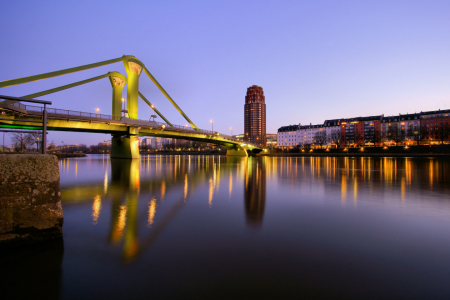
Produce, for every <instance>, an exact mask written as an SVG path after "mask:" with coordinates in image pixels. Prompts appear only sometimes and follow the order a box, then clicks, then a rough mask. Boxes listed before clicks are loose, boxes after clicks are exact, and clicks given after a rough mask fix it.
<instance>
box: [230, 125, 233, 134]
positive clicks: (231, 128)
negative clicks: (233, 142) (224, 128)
mask: <svg viewBox="0 0 450 300" xmlns="http://www.w3.org/2000/svg"><path fill="white" fill-rule="evenodd" d="M230 131H231V136H233V127H230Z"/></svg>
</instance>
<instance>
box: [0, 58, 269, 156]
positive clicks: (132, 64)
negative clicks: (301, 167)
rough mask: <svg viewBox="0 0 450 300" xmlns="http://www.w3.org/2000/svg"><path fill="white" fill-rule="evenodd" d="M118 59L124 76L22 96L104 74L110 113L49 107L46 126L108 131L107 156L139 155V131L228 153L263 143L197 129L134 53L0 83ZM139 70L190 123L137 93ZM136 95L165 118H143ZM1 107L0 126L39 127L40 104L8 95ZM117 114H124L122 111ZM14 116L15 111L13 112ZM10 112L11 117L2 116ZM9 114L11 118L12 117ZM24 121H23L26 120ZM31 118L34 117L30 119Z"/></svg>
mask: <svg viewBox="0 0 450 300" xmlns="http://www.w3.org/2000/svg"><path fill="white" fill-rule="evenodd" d="M121 61H122V62H123V63H124V64H125V70H126V72H127V77H126V76H124V75H122V74H121V73H118V72H109V73H107V74H104V75H100V76H97V77H93V78H90V79H86V80H83V81H79V82H75V83H72V84H68V85H64V86H61V87H57V88H54V89H50V90H46V91H43V92H39V93H34V94H30V95H26V96H24V97H23V98H36V97H41V96H44V95H48V94H52V93H55V92H58V91H62V90H65V89H69V88H72V87H76V86H79V85H82V84H86V83H90V82H93V81H96V80H100V79H102V78H106V77H108V78H109V79H110V81H111V85H112V89H113V93H112V115H102V114H97V113H85V112H79V111H70V110H63V109H49V110H48V116H47V118H48V125H47V129H48V130H55V131H78V132H96V133H109V134H111V135H112V139H111V141H112V151H111V156H112V157H120V158H138V157H139V149H138V143H137V141H138V138H137V137H138V136H154V137H165V138H179V139H185V140H193V141H200V142H207V143H214V144H218V145H221V146H223V147H225V148H226V149H227V155H242V156H246V155H247V154H249V153H258V152H260V151H261V150H262V148H261V147H260V146H258V145H252V144H249V143H247V142H241V141H238V140H236V139H233V138H232V137H230V136H227V135H223V134H220V133H218V132H212V131H208V130H201V129H199V128H197V126H195V124H194V123H193V122H192V121H191V120H190V119H189V118H188V116H187V115H186V114H185V113H184V112H183V111H182V110H181V108H180V107H179V106H178V105H177V104H176V103H175V101H174V100H173V99H172V98H171V97H170V96H169V94H168V93H167V92H166V91H165V90H164V88H163V87H162V86H161V85H160V84H159V83H158V81H156V79H155V78H154V77H153V75H152V74H151V73H150V72H149V71H148V70H147V68H146V67H145V66H144V64H143V63H142V62H141V61H140V60H138V59H137V58H136V57H134V56H123V57H119V58H116V59H112V60H107V61H102V62H98V63H94V64H89V65H84V66H80V67H75V68H70V69H65V70H61V71H55V72H50V73H45V74H40V75H35V76H29V77H24V78H18V79H12V80H6V81H2V82H0V88H2V87H8V86H13V85H17V84H23V83H28V82H32V81H37V80H42V79H47V78H52V77H56V76H61V75H65V74H69V73H74V72H79V71H83V70H87V69H92V68H96V67H100V66H105V65H109V64H112V63H116V62H121ZM142 72H144V73H145V74H147V76H148V77H149V78H150V79H151V80H152V81H153V83H154V84H155V85H156V86H157V87H158V88H159V89H160V91H161V92H162V93H163V94H164V95H165V96H166V98H167V99H168V100H169V101H170V102H171V103H172V104H173V106H174V107H175V108H176V109H177V110H178V112H179V113H180V114H181V115H182V116H183V117H184V118H185V119H186V121H187V122H188V123H189V124H190V127H188V126H187V125H186V126H177V125H173V124H172V123H170V122H169V121H168V120H167V119H166V118H165V117H164V116H163V115H162V114H161V112H159V111H158V110H157V109H156V108H155V106H154V105H153V104H152V103H150V102H149V101H148V100H147V99H146V98H145V97H144V95H142V93H140V92H139V76H140V74H141V73H142ZM125 85H127V110H122V103H123V99H122V90H123V88H124V87H125ZM139 97H141V99H142V100H144V102H145V103H146V104H147V105H149V106H150V107H151V108H152V109H153V110H154V111H155V113H157V114H158V115H159V116H160V117H161V118H162V119H163V120H164V121H165V123H159V122H155V121H144V120H139V119H138V98H139ZM0 110H1V111H2V112H6V114H7V117H6V118H2V120H1V121H0V128H17V129H41V127H39V126H36V122H35V121H36V120H37V119H41V118H42V116H43V112H42V109H41V108H40V107H35V106H31V105H23V104H20V103H19V102H16V101H11V100H7V101H4V102H1V103H0ZM122 114H124V115H125V114H127V117H125V116H123V115H122ZM13 116H15V117H13ZM8 118H10V119H11V121H8V120H5V119H8ZM13 118H14V120H12V119H13ZM27 121H28V122H27ZM33 121H34V122H33Z"/></svg>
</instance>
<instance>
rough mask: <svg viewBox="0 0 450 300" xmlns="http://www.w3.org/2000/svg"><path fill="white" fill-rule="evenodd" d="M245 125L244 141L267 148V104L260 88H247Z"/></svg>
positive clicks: (253, 86)
mask: <svg viewBox="0 0 450 300" xmlns="http://www.w3.org/2000/svg"><path fill="white" fill-rule="evenodd" d="M244 123H245V124H244V141H247V142H250V143H255V144H259V145H261V146H266V103H265V97H264V92H263V89H262V87H260V86H257V85H252V86H251V87H249V88H247V95H246V96H245V105H244Z"/></svg>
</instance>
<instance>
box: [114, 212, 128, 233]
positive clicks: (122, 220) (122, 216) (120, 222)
mask: <svg viewBox="0 0 450 300" xmlns="http://www.w3.org/2000/svg"><path fill="white" fill-rule="evenodd" d="M126 223H127V207H126V206H125V205H121V206H120V211H119V218H118V219H117V227H116V234H117V236H122V234H123V229H124V228H125V225H126Z"/></svg>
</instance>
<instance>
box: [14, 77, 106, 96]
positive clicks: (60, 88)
mask: <svg viewBox="0 0 450 300" xmlns="http://www.w3.org/2000/svg"><path fill="white" fill-rule="evenodd" d="M105 77H109V73H108V74H104V75H100V76H97V77H92V78H89V79H86V80H82V81H78V82H74V83H71V84H67V85H63V86H60V87H57V88H54V89H50V90H46V91H42V92H39V93H34V94H30V95H26V96H23V97H24V98H37V97H41V96H44V95H48V94H53V93H56V92H59V91H63V90H67V89H70V88H72V87H76V86H79V85H82V84H85V83H89V82H92V81H96V80H99V79H102V78H105Z"/></svg>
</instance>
